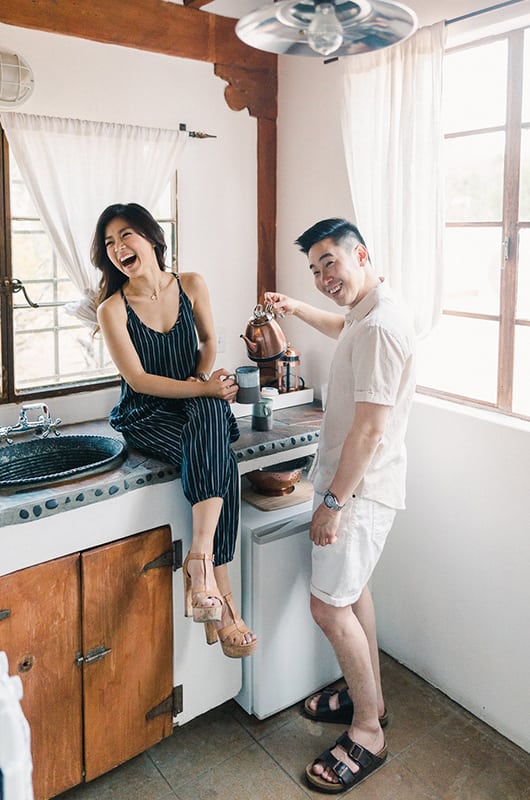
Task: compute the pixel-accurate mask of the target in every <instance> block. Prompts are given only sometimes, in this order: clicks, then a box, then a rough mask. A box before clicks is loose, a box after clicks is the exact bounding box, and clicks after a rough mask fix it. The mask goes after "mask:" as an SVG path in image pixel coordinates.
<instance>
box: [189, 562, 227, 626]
mask: <svg viewBox="0 0 530 800" xmlns="http://www.w3.org/2000/svg"><path fill="white" fill-rule="evenodd" d="M192 560H198V561H202V562H203V574H204V581H203V583H201V584H196V585H195V586H192V583H191V576H190V574H189V572H188V563H189V562H190V561H192ZM207 561H211V562H212V563H213V556H209V555H207V554H206V553H192V552H191V551H190V552H189V553H188V555H187V556H186V558H185V559H184V563H183V565H182V574H183V576H184V616H185V617H193V621H194V622H220V621H221V615H222V611H223V601H222V600H221V597H220V593H219V589H218V588H217V584H216V583H215V578H214V577H213V575H211V576H209V575H208V574H207V571H206V562H207ZM208 599H211V600H218V601H219V602H218V604H216V605H213V606H205V605H203V603H204V600H208Z"/></svg>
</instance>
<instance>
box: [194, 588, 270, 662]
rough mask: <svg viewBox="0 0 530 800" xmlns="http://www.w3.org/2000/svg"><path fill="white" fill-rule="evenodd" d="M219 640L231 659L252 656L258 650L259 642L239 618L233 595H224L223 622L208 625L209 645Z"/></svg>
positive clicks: (207, 638) (226, 654)
mask: <svg viewBox="0 0 530 800" xmlns="http://www.w3.org/2000/svg"><path fill="white" fill-rule="evenodd" d="M217 639H219V640H220V642H221V647H222V648H223V653H224V654H225V656H228V657H229V658H244V657H245V656H251V655H252V653H254V652H255V650H256V646H257V643H258V640H257V638H256V636H255V635H254V634H253V633H252V631H251V630H250V629H249V628H248V627H247V625H245V623H244V622H243V620H242V619H241V617H240V616H239V613H238V611H237V609H236V607H235V605H234V599H233V597H232V594H231V593H228V594H225V595H223V609H222V616H221V620H220V621H219V622H216V623H212V624H209V625H207V630H206V640H207V642H208V644H214V643H215V642H216V641H217Z"/></svg>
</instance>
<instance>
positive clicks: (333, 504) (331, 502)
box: [324, 490, 344, 511]
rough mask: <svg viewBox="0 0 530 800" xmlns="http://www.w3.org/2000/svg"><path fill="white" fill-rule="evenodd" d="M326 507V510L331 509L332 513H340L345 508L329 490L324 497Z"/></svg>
mask: <svg viewBox="0 0 530 800" xmlns="http://www.w3.org/2000/svg"><path fill="white" fill-rule="evenodd" d="M324 505H325V506H326V508H329V509H331V511H340V510H341V509H342V508H344V505H342V506H341V504H340V503H339V501H338V500H337V498H336V497H335V495H334V494H333V492H330V491H329V490H328V491H327V492H326V494H325V495H324Z"/></svg>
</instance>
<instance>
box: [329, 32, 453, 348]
mask: <svg viewBox="0 0 530 800" xmlns="http://www.w3.org/2000/svg"><path fill="white" fill-rule="evenodd" d="M444 41H445V25H444V23H443V22H441V23H438V24H437V25H433V26H432V27H429V28H421V29H420V30H419V31H417V32H416V34H415V35H414V36H412V37H411V38H410V39H408V40H406V41H405V42H403V43H402V44H400V45H396V46H395V47H391V48H388V49H384V50H379V51H376V52H374V53H371V54H366V55H362V56H357V57H354V58H345V59H344V60H343V63H344V102H343V139H344V147H345V154H346V163H347V167H348V176H349V180H350V187H351V194H352V199H353V206H354V209H355V216H356V221H357V223H358V226H359V229H360V230H361V233H362V234H363V236H364V237H365V238H366V241H367V244H368V248H369V252H370V255H371V259H372V263H373V264H374V266H375V267H376V268H377V269H378V270H379V272H380V273H381V274H383V275H385V276H386V277H388V281H389V284H390V286H391V287H392V288H393V289H394V290H396V291H397V292H398V293H400V294H401V296H402V297H403V298H404V300H405V301H406V302H407V304H408V306H409V307H410V308H411V310H412V312H413V314H414V323H415V328H416V333H417V334H418V336H420V337H422V336H425V335H426V334H427V333H428V332H429V331H430V330H431V328H432V326H433V325H434V324H435V322H436V321H437V320H438V318H439V315H440V310H441V299H442V298H441V295H442V263H443V260H442V257H443V225H444V207H443V197H444V179H443V173H442V147H443V135H442V68H443V51H444Z"/></svg>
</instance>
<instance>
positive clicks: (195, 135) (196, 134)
mask: <svg viewBox="0 0 530 800" xmlns="http://www.w3.org/2000/svg"><path fill="white" fill-rule="evenodd" d="M179 131H184V132H185V133H187V134H188V136H189V137H190V138H191V139H217V136H216V134H215V133H204V132H203V131H189V130H188V129H187V127H186V123H185V122H181V123H180V124H179Z"/></svg>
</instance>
